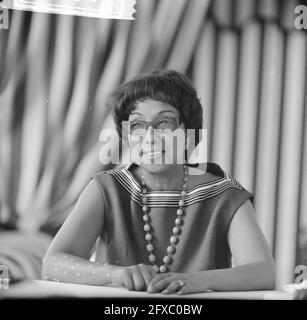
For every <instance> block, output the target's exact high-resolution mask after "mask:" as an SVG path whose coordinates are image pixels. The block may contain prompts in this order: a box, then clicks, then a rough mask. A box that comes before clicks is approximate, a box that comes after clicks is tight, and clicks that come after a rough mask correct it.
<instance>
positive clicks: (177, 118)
mask: <svg viewBox="0 0 307 320" xmlns="http://www.w3.org/2000/svg"><path fill="white" fill-rule="evenodd" d="M165 118H166V117H165ZM168 118H170V117H168ZM172 118H174V119H176V120H177V123H176V127H175V128H174V129H173V130H171V129H164V130H163V129H158V128H157V122H158V119H159V118H156V119H154V120H153V121H145V120H142V122H144V123H146V128H144V130H145V131H144V134H145V133H146V132H147V129H148V127H150V126H152V127H153V129H154V130H161V131H162V132H163V131H165V130H171V131H174V130H176V129H178V127H179V126H180V125H181V123H182V122H183V118H182V117H181V116H179V117H172ZM160 119H163V117H161V118H160ZM125 122H126V123H127V125H128V126H127V128H128V134H130V135H138V136H142V135H143V134H133V133H132V132H131V130H130V123H131V121H130V120H128V121H125ZM136 130H143V129H136Z"/></svg>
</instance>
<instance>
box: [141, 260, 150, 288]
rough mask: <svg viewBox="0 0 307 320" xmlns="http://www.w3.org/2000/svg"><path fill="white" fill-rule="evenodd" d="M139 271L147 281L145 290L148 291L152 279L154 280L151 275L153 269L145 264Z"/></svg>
mask: <svg viewBox="0 0 307 320" xmlns="http://www.w3.org/2000/svg"><path fill="white" fill-rule="evenodd" d="M139 269H140V272H141V274H142V276H143V279H144V281H145V286H146V288H145V289H147V287H148V285H149V283H150V281H151V279H152V278H153V276H152V274H151V273H150V269H152V268H151V267H148V266H146V265H145V264H140V265H139Z"/></svg>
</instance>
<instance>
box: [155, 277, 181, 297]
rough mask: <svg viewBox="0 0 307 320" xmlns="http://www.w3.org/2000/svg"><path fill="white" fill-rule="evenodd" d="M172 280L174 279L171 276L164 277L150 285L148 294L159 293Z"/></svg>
mask: <svg viewBox="0 0 307 320" xmlns="http://www.w3.org/2000/svg"><path fill="white" fill-rule="evenodd" d="M174 280H175V279H174V278H173V277H171V276H169V277H165V278H164V279H160V281H158V282H155V283H153V284H151V285H150V292H152V293H156V292H161V291H163V290H164V289H166V288H167V287H168V286H169V285H170V284H171V283H172V281H174Z"/></svg>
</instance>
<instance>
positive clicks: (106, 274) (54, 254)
mask: <svg viewBox="0 0 307 320" xmlns="http://www.w3.org/2000/svg"><path fill="white" fill-rule="evenodd" d="M103 217H104V204H103V199H102V195H101V193H100V190H99V188H98V185H97V183H96V182H95V181H94V180H92V181H91V182H90V183H89V184H88V186H87V187H86V188H85V189H84V191H83V192H82V193H81V195H80V197H79V199H78V201H77V203H76V205H75V207H74V209H73V210H72V212H71V213H70V215H69V216H68V218H67V219H66V221H65V222H64V224H63V225H62V227H61V229H60V230H59V232H58V233H57V234H56V236H55V238H54V240H53V241H52V243H51V245H50V247H49V249H48V251H47V253H46V255H45V257H44V259H43V267H42V278H43V279H45V280H47V279H48V280H53V281H63V282H72V283H86V284H97V285H103V284H107V283H109V282H111V280H110V270H109V267H108V266H106V265H104V266H102V265H99V264H95V263H92V262H90V261H89V258H90V252H91V249H92V247H93V245H94V243H95V241H96V239H97V238H98V236H99V234H100V233H101V230H102V228H103V221H104V218H103Z"/></svg>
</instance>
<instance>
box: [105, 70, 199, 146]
mask: <svg viewBox="0 0 307 320" xmlns="http://www.w3.org/2000/svg"><path fill="white" fill-rule="evenodd" d="M147 99H152V100H156V101H161V102H164V103H167V104H169V105H171V106H173V107H174V108H176V109H177V110H179V112H180V115H181V118H182V120H183V122H184V124H185V126H186V128H187V129H195V146H196V145H197V144H198V143H199V134H198V129H201V128H202V122H203V116H202V115H203V110H202V106H201V103H200V100H199V98H198V97H197V93H196V90H195V89H194V87H193V85H192V83H191V81H190V80H189V79H188V78H187V77H186V76H185V75H183V74H181V73H179V72H177V71H173V70H157V71H153V72H151V73H146V74H143V75H139V76H137V77H135V78H133V79H132V80H130V81H128V82H126V83H124V84H122V85H121V86H119V87H118V88H117V89H116V90H115V92H114V93H113V94H112V95H111V99H110V102H109V103H110V104H111V107H112V109H113V119H114V122H115V125H116V129H117V131H118V134H119V136H120V137H122V136H121V135H122V121H127V120H128V118H129V114H130V113H131V112H132V111H133V110H134V109H135V104H136V102H138V101H144V100H147Z"/></svg>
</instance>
